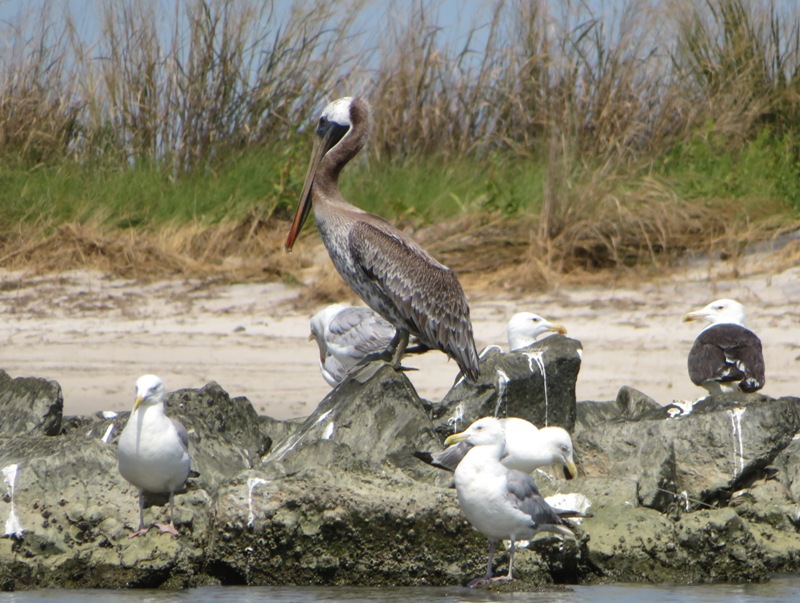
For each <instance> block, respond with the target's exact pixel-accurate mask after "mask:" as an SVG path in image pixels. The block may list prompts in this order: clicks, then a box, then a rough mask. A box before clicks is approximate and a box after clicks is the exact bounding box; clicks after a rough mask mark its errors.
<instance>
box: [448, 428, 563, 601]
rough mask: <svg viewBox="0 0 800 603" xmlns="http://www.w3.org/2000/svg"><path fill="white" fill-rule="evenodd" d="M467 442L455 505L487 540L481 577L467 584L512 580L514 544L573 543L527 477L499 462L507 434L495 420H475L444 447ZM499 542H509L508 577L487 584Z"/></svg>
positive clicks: (556, 515)
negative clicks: (562, 539)
mask: <svg viewBox="0 0 800 603" xmlns="http://www.w3.org/2000/svg"><path fill="white" fill-rule="evenodd" d="M459 442H467V443H468V444H470V445H471V446H472V448H470V450H469V452H467V455H466V456H465V457H464V459H463V460H462V461H461V462H460V463H459V464H458V467H456V471H455V482H456V493H457V494H458V504H459V506H460V507H461V511H462V512H463V513H464V516H465V517H466V518H467V520H468V521H469V522H470V523H471V524H472V526H473V527H474V528H476V529H477V530H478V531H480V532H482V533H483V534H484V535H485V536H486V538H488V540H489V561H488V563H487V566H486V574H485V575H484V576H483V577H482V578H477V579H475V580H472V581H471V582H470V583H469V586H470V587H476V586H481V585H483V584H485V583H487V582H493V581H498V580H502V581H508V580H512V579H513V576H512V568H513V564H514V552H515V543H516V541H518V540H523V539H524V540H530V539H531V538H533V536H535V535H536V534H538V533H539V532H543V531H547V532H553V533H555V534H559V535H561V536H568V537H570V538H575V535H574V534H573V532H572V530H570V529H569V528H568V527H567V525H566V524H565V523H564V520H563V519H562V518H561V517H560V516H559V513H558V511H556V509H554V508H553V507H551V506H550V505H549V504H548V503H547V501H545V500H544V498H542V495H541V494H540V493H539V489H538V488H537V487H536V483H535V482H534V481H533V478H531V476H530V475H528V474H527V473H523V472H522V471H516V470H513V469H509V468H508V467H506V466H505V465H503V464H502V462H501V459H502V458H503V455H504V454H505V451H506V443H505V442H506V432H505V429H504V428H503V426H502V424H501V423H500V421H499V420H498V419H495V418H494V417H484V418H482V419H478V420H477V421H475V422H474V423H473V424H472V425H470V426H469V428H468V429H466V430H465V431H462V432H461V433H456V434H453V435H451V436H450V437H448V438H447V439H446V440H445V444H446V445H451V444H457V443H459ZM498 540H510V541H511V546H510V547H509V560H508V574H507V575H505V576H499V577H497V578H492V561H493V560H494V553H495V547H496V544H497V541H498Z"/></svg>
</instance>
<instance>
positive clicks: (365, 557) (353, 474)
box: [0, 336, 800, 590]
mask: <svg viewBox="0 0 800 603" xmlns="http://www.w3.org/2000/svg"><path fill="white" fill-rule="evenodd" d="M543 368H544V372H545V373H546V383H547V388H546V392H545V386H544V384H545V379H544V377H543V374H542V369H543ZM579 368H580V344H579V343H578V342H576V341H574V340H571V339H568V338H566V337H563V336H551V337H548V338H547V339H545V340H543V341H541V342H539V343H537V344H535V345H533V346H531V347H530V348H527V349H525V350H522V351H520V352H514V353H510V354H502V353H500V352H499V351H496V350H493V351H490V352H489V353H488V354H487V355H485V357H484V359H483V364H482V375H481V379H480V381H479V382H478V383H476V384H471V383H467V382H463V381H460V382H458V383H456V384H455V385H454V387H453V389H452V390H451V391H450V392H449V393H448V394H447V396H446V397H445V398H444V400H443V401H442V402H440V403H431V402H428V401H425V400H420V399H419V397H418V396H417V393H416V391H415V390H414V388H413V387H412V386H411V384H410V383H409V381H408V380H407V379H406V377H405V376H404V375H403V374H402V373H399V372H396V371H394V370H393V369H391V368H390V367H388V366H384V367H382V368H379V369H378V370H376V371H370V372H374V374H373V375H372V376H371V377H369V379H362V380H361V381H364V382H363V383H362V382H361V381H359V380H355V379H351V380H348V381H346V382H344V383H343V384H341V385H340V386H339V387H337V388H336V389H335V390H333V391H332V392H331V393H330V394H329V395H328V396H327V397H326V398H325V399H324V400H322V402H321V403H320V405H319V407H318V408H317V410H316V411H315V412H314V413H312V414H311V415H310V416H309V417H307V418H306V419H304V420H297V421H276V420H274V419H270V418H268V417H259V416H257V414H256V413H255V411H254V410H253V407H252V405H251V404H250V403H249V401H247V400H246V399H244V398H231V397H230V396H229V395H228V394H227V393H226V392H225V391H224V390H223V389H222V388H221V387H220V386H219V385H217V384H216V383H209V384H207V385H206V386H205V387H203V388H201V389H197V390H180V391H176V392H173V393H171V394H170V395H169V396H168V397H167V409H168V413H170V414H171V415H173V416H178V417H180V418H181V420H182V421H183V422H184V424H185V425H186V427H187V429H188V430H189V435H190V446H191V451H192V455H193V466H194V468H195V469H197V470H198V471H199V472H200V476H199V477H198V478H193V479H190V480H189V482H188V484H187V487H186V488H185V489H184V491H182V492H180V493H179V494H178V495H177V496H176V517H175V521H176V525H177V527H178V529H179V530H180V532H181V536H180V537H179V538H173V537H171V536H169V535H160V534H159V533H158V531H157V530H151V531H150V532H149V533H148V534H147V535H146V536H144V537H140V538H134V539H129V538H128V534H129V533H130V532H131V531H132V529H133V528H134V527H135V526H136V525H137V523H138V518H137V497H136V489H135V488H133V487H132V486H130V485H129V484H128V483H127V482H125V480H123V479H122V477H121V476H120V475H119V472H118V471H117V460H116V439H117V437H118V435H119V433H120V432H121V430H122V428H123V427H124V425H125V421H126V420H127V417H128V413H121V414H119V415H116V416H104V415H102V414H99V413H98V414H97V415H94V416H91V417H62V416H61V409H62V400H61V391H60V387H59V386H58V384H57V383H55V382H53V381H47V380H45V379H39V378H16V379H11V378H10V377H9V376H8V375H7V374H5V373H3V372H2V371H0V412H2V413H3V416H4V421H3V423H2V426H0V468H2V469H3V476H4V478H5V482H4V485H3V488H4V489H3V492H4V496H3V498H2V501H0V521H4V522H5V528H6V529H5V532H6V536H5V538H2V539H0V588H2V589H5V590H10V589H19V588H34V587H106V588H118V587H164V588H179V587H187V586H195V585H202V584H208V583H215V584H219V583H221V584H353V585H445V584H448V585H455V584H465V583H466V582H467V581H469V580H470V579H471V578H474V577H476V576H479V575H481V574H482V573H483V571H484V564H485V562H486V540H485V538H484V537H483V536H482V535H481V534H479V533H478V532H477V531H475V530H474V529H473V528H472V527H471V526H470V525H469V524H468V523H467V522H466V520H465V519H464V518H463V516H462V515H461V512H460V510H459V508H458V503H457V501H456V497H455V492H454V490H453V489H452V487H451V485H452V475H451V474H448V473H446V472H444V471H440V470H438V469H434V468H432V467H429V466H428V465H425V464H424V463H421V462H420V461H418V460H417V459H415V458H414V456H413V453H414V451H416V450H437V449H440V448H441V441H442V440H443V435H444V434H446V433H452V432H453V431H454V430H460V429H463V428H465V427H466V426H467V425H468V424H469V423H470V422H471V421H472V420H474V419H476V418H478V417H480V416H483V415H487V414H495V413H497V414H499V415H500V416H520V417H524V418H528V419H530V420H531V421H533V422H535V423H537V424H538V425H543V424H545V422H546V423H548V424H550V425H561V426H564V427H566V428H567V429H570V430H571V431H572V433H573V441H574V444H575V451H576V461H577V463H578V466H579V469H580V473H581V475H580V477H579V478H578V479H576V480H573V481H570V482H567V481H564V480H561V479H557V478H554V477H551V476H549V475H548V474H545V473H541V472H537V474H536V475H535V478H536V480H537V482H538V484H539V486H540V488H541V489H542V491H543V493H544V494H545V495H554V494H563V493H573V492H577V493H580V494H582V495H584V496H585V497H587V498H588V500H589V501H590V502H591V508H590V510H589V511H590V513H591V514H592V517H591V518H589V519H585V520H583V522H582V523H581V524H579V525H576V526H575V532H576V534H577V535H578V539H577V541H561V540H558V539H556V538H555V537H551V536H540V537H537V538H536V539H535V540H534V541H533V542H532V543H531V544H530V546H529V547H528V548H527V549H522V550H520V551H519V552H518V554H517V556H516V558H515V559H516V563H515V577H516V579H515V581H514V583H513V585H512V588H515V589H530V588H534V587H539V586H542V585H548V584H553V583H560V584H580V583H592V582H598V581H649V582H677V583H691V582H711V581H748V580H765V579H767V578H768V576H769V575H770V574H771V573H772V572H792V571H797V570H798V569H800V535H799V534H798V526H799V525H800V506H798V500H800V458H798V457H799V456H800V444H798V441H797V440H795V435H796V434H797V433H798V432H800V399H798V398H781V399H777V400H775V399H771V398H768V397H766V396H761V395H755V394H751V395H739V396H719V397H712V398H707V399H706V400H704V401H702V402H700V403H698V404H696V405H695V406H694V408H693V409H692V410H691V412H689V413H688V414H687V413H686V412H685V411H683V410H682V409H680V408H679V407H676V406H667V407H663V406H662V405H660V404H658V403H656V402H655V401H653V400H651V399H649V398H647V396H645V395H644V394H642V393H640V392H637V391H636V390H632V389H630V388H626V387H623V388H622V389H621V390H620V393H619V395H618V397H617V399H616V400H614V401H609V402H580V403H576V400H575V381H576V379H577V376H578V371H579ZM681 413H683V414H681ZM148 501H149V503H150V504H151V506H149V507H148V508H147V509H146V520H147V521H148V522H151V521H155V520H156V519H159V520H163V519H164V515H165V513H166V509H167V508H166V506H163V507H162V506H159V505H163V504H164V503H165V502H166V500H165V497H158V496H152V497H149V498H148ZM505 563H507V557H506V556H505V555H503V554H500V555H498V558H497V561H496V564H495V571H496V573H500V572H502V571H504V570H505V567H504V565H505Z"/></svg>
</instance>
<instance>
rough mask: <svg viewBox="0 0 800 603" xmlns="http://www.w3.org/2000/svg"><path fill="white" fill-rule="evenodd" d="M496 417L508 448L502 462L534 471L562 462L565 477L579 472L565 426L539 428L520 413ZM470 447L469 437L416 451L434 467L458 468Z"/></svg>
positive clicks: (419, 457) (524, 470) (526, 470)
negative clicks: (436, 447) (440, 446)
mask: <svg viewBox="0 0 800 603" xmlns="http://www.w3.org/2000/svg"><path fill="white" fill-rule="evenodd" d="M487 418H491V417H487ZM495 420H496V421H497V422H498V423H499V424H500V426H501V427H502V429H503V431H504V435H505V451H504V454H503V456H502V458H501V459H500V462H501V463H503V465H505V466H506V467H508V468H509V469H515V470H517V471H522V472H524V473H531V472H533V471H534V470H535V469H538V468H539V467H547V466H550V465H560V466H561V467H563V469H564V477H565V478H566V479H572V478H574V477H576V476H577V475H578V469H577V467H576V466H575V460H574V452H573V447H572V438H571V437H570V435H569V432H567V430H566V429H563V428H561V427H542V428H541V429H538V428H537V427H536V426H535V425H534V424H533V423H531V422H530V421H526V420H525V419H519V418H517V417H508V418H504V419H495ZM471 447H472V446H471V445H470V444H469V442H468V441H463V440H462V441H460V442H458V443H456V444H453V445H452V446H449V447H448V448H445V449H444V450H442V451H440V452H415V453H414V456H416V457H417V458H418V459H420V460H422V461H424V462H426V463H428V464H429V465H433V466H434V467H438V468H440V469H446V470H448V471H455V470H456V467H458V465H459V463H460V462H461V461H462V460H463V459H464V457H465V456H466V454H467V452H469V450H470V448H471Z"/></svg>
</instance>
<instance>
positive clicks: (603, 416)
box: [576, 385, 669, 428]
mask: <svg viewBox="0 0 800 603" xmlns="http://www.w3.org/2000/svg"><path fill="white" fill-rule="evenodd" d="M667 416H669V415H668V414H667V413H666V412H665V410H664V407H662V406H661V405H660V404H659V403H658V402H656V401H655V400H653V399H652V398H651V397H650V396H648V395H646V394H643V393H642V392H640V391H639V390H637V389H634V388H632V387H628V386H627V385H624V386H622V387H621V388H620V390H619V392H618V393H617V398H616V400H614V401H609V402H578V403H577V409H576V417H577V419H576V422H577V423H579V424H581V425H582V426H583V427H584V428H588V427H593V426H597V425H601V424H603V423H609V422H614V421H638V420H639V419H644V418H654V419H655V418H659V419H664V418H667Z"/></svg>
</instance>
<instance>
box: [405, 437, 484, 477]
mask: <svg viewBox="0 0 800 603" xmlns="http://www.w3.org/2000/svg"><path fill="white" fill-rule="evenodd" d="M470 448H472V444H470V443H469V442H466V441H463V442H459V443H458V444H453V445H452V446H448V447H447V448H445V449H444V450H442V451H440V452H415V453H414V456H415V457H417V458H418V459H419V460H421V461H424V462H426V463H428V464H429V465H433V466H434V467H438V468H439V469H445V470H447V471H455V470H456V467H458V464H459V463H460V462H461V461H462V460H463V459H464V457H465V456H467V453H468V452H469V451H470Z"/></svg>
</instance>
